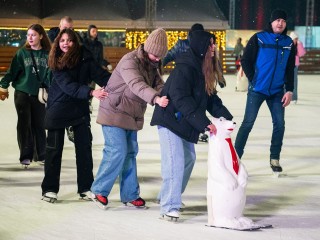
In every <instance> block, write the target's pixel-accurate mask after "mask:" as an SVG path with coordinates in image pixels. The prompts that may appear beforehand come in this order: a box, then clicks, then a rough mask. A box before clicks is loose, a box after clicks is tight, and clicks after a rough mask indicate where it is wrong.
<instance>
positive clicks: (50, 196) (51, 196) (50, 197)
mask: <svg viewBox="0 0 320 240" xmlns="http://www.w3.org/2000/svg"><path fill="white" fill-rule="evenodd" d="M42 200H43V201H46V202H49V203H55V202H56V201H57V200H58V196H57V194H56V193H55V192H46V193H45V194H43V196H42Z"/></svg>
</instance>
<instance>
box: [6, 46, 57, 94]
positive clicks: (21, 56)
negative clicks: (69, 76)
mask: <svg viewBox="0 0 320 240" xmlns="http://www.w3.org/2000/svg"><path fill="white" fill-rule="evenodd" d="M32 51H33V55H34V58H35V61H36V64H37V69H38V73H39V77H40V80H41V81H42V82H43V83H45V84H46V85H47V86H49V85H50V83H51V71H50V70H49V68H48V52H47V51H45V50H42V49H40V50H32ZM11 82H12V87H13V88H15V89H16V90H19V91H21V92H25V93H28V94H30V95H34V96H36V95H38V91H39V87H40V85H41V83H40V82H39V81H38V78H37V75H36V73H35V71H34V69H33V62H32V58H31V53H30V50H27V49H26V48H25V47H22V48H20V49H19V50H18V51H17V53H16V55H15V56H14V57H13V59H12V62H11V65H10V68H9V69H8V71H7V73H6V75H5V76H4V77H3V78H2V79H1V80H0V87H2V88H5V89H7V88H8V87H9V86H10V83H11Z"/></svg>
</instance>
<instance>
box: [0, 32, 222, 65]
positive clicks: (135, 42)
mask: <svg viewBox="0 0 320 240" xmlns="http://www.w3.org/2000/svg"><path fill="white" fill-rule="evenodd" d="M1 29H11V30H13V29H17V28H1ZM19 29H20V30H26V28H19ZM46 30H48V29H46ZM75 30H76V31H86V29H75ZM99 31H101V32H104V31H112V32H114V31H121V32H124V31H125V36H126V38H125V47H126V48H127V49H130V50H131V49H136V48H137V47H138V46H139V44H140V43H144V42H145V40H146V39H147V37H148V35H149V32H148V31H145V30H128V29H127V30H125V29H121V30H120V29H119V30H107V29H99ZM209 32H211V33H212V34H214V35H215V37H216V47H217V49H218V50H219V52H220V60H221V62H222V65H223V69H224V70H225V69H226V66H225V64H224V63H225V61H224V60H225V56H224V52H225V49H226V31H224V30H217V31H209ZM166 33H167V38H168V49H171V48H172V47H173V46H174V45H175V44H176V42H177V41H178V40H179V39H186V38H187V37H188V31H183V30H180V31H175V30H167V31H166ZM172 67H174V66H168V68H172Z"/></svg>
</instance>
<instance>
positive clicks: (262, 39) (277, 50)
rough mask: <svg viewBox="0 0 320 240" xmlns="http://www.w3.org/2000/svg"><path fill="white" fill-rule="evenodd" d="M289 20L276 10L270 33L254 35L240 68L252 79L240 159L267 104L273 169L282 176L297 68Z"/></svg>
mask: <svg viewBox="0 0 320 240" xmlns="http://www.w3.org/2000/svg"><path fill="white" fill-rule="evenodd" d="M286 20H287V14H286V12H285V11H283V10H281V9H276V10H274V11H273V12H272V14H271V17H270V22H269V24H268V27H267V29H266V30H264V31H262V32H258V33H256V34H254V35H253V36H252V37H251V38H250V40H249V42H248V44H247V46H246V48H245V51H244V54H243V57H242V59H241V65H242V68H243V70H244V72H245V74H246V76H247V77H248V79H249V89H248V96H247V104H246V109H245V114H244V119H243V122H242V124H241V126H240V128H239V132H238V134H237V138H236V142H235V148H236V151H237V153H238V155H239V157H240V158H241V157H242V155H243V151H244V147H245V145H246V142H247V139H248V136H249V133H250V131H251V129H252V127H253V124H254V122H255V120H256V118H257V115H258V111H259V109H260V106H261V105H262V103H263V102H264V101H266V103H267V105H268V108H269V110H270V113H271V117H272V123H273V132H272V138H271V146H270V166H271V168H272V171H273V172H277V173H279V172H282V167H281V166H280V164H279V160H280V152H281V147H282V141H283V136H284V130H285V121H284V113H285V110H284V109H285V107H286V106H288V105H289V104H290V102H291V98H292V91H293V74H294V64H295V56H294V52H295V51H294V46H293V44H292V40H291V39H290V37H289V36H287V34H286V33H287V23H286Z"/></svg>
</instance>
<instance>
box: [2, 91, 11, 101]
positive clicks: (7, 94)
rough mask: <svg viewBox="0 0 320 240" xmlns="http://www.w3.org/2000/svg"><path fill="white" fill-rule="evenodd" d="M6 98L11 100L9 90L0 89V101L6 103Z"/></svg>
mask: <svg viewBox="0 0 320 240" xmlns="http://www.w3.org/2000/svg"><path fill="white" fill-rule="evenodd" d="M6 98H9V91H8V89H4V88H0V100H2V101H4V100H5V99H6Z"/></svg>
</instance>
